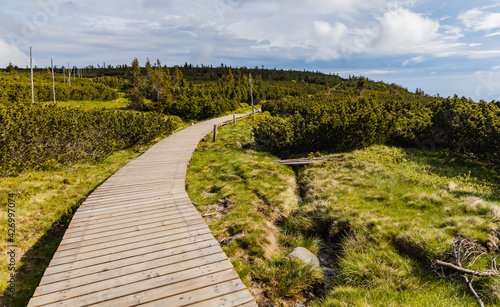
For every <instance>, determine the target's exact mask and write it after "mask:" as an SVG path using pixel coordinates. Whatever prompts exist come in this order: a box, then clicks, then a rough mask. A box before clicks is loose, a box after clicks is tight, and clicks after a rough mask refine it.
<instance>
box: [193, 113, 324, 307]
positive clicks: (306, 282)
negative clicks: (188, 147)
mask: <svg viewBox="0 0 500 307" xmlns="http://www.w3.org/2000/svg"><path fill="white" fill-rule="evenodd" d="M257 118H259V117H258V116H257V117H255V118H247V119H244V120H239V121H238V122H237V124H236V125H233V124H228V125H226V126H223V127H221V128H220V129H219V132H218V139H217V141H216V142H215V143H214V142H212V135H208V136H207V137H206V138H205V140H203V141H202V142H201V143H200V145H199V147H198V149H197V151H196V152H195V153H194V155H193V158H192V160H191V163H190V164H189V167H188V173H187V181H186V182H187V191H188V194H189V197H190V198H191V199H192V200H193V201H195V202H196V203H198V205H197V208H198V210H199V211H200V213H201V214H202V216H204V218H205V221H206V222H207V224H208V225H209V227H210V229H211V230H212V233H213V234H214V236H215V237H216V239H217V240H218V241H219V242H221V244H222V248H223V250H224V251H225V253H226V254H227V256H228V257H229V258H230V259H231V261H232V263H233V266H234V267H235V269H236V270H237V272H238V274H239V275H240V277H241V278H242V280H243V282H244V283H245V284H246V285H247V286H248V287H249V288H250V289H251V291H252V293H253V294H254V296H255V297H256V298H257V301H258V302H259V303H262V304H264V303H268V302H274V303H283V304H286V302H289V301H292V300H294V299H296V298H297V297H301V296H302V295H303V292H304V291H307V290H310V289H311V288H312V287H314V285H317V284H319V283H320V281H321V273H320V272H318V270H317V269H314V268H312V267H311V266H307V265H304V264H301V263H299V262H297V261H293V260H288V259H286V258H285V255H286V254H287V253H289V252H290V251H291V250H292V249H293V248H294V247H296V246H304V247H306V248H309V249H310V250H312V251H318V250H319V247H318V242H319V241H318V240H315V239H314V238H309V237H304V236H292V235H289V234H286V233H284V232H283V231H282V230H281V229H280V226H279V225H280V223H281V222H282V221H284V220H286V219H287V217H288V216H289V214H290V213H291V212H293V211H295V210H297V208H298V199H297V195H296V192H297V190H296V182H295V174H294V172H293V170H292V169H290V168H289V167H287V166H284V165H278V164H274V163H272V161H275V160H278V158H277V157H274V156H272V155H271V154H269V153H265V152H260V151H258V150H256V149H255V146H254V142H253V140H252V139H250V130H251V127H252V121H254V120H255V119H257Z"/></svg>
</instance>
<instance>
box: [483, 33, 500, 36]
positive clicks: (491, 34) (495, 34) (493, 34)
mask: <svg viewBox="0 0 500 307" xmlns="http://www.w3.org/2000/svg"><path fill="white" fill-rule="evenodd" d="M498 35H500V32H494V33H490V34H486V35H485V36H486V37H491V36H498Z"/></svg>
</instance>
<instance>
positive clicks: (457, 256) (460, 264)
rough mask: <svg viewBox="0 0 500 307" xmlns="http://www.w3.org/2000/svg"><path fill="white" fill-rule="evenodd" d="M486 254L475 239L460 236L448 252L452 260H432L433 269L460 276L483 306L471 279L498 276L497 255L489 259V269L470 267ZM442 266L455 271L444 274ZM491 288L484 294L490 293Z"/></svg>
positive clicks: (443, 275)
mask: <svg viewBox="0 0 500 307" xmlns="http://www.w3.org/2000/svg"><path fill="white" fill-rule="evenodd" d="M486 254H487V250H486V248H485V247H484V246H482V245H481V244H479V242H478V241H477V240H469V239H464V238H462V237H457V238H455V240H454V241H453V246H452V251H451V253H448V255H449V256H451V258H452V260H453V262H455V263H450V262H444V261H441V260H435V261H433V266H434V270H435V271H436V272H437V273H438V274H439V275H440V276H442V277H460V278H461V279H462V280H463V281H464V282H465V284H466V285H467V288H468V289H469V292H470V293H471V294H472V296H474V298H475V299H476V302H477V304H478V305H479V306H481V307H484V302H483V298H484V295H483V296H480V295H479V294H478V293H477V291H476V290H475V289H474V286H473V285H472V281H473V280H474V278H476V277H486V276H500V271H498V269H497V262H496V259H497V257H494V258H493V259H492V261H491V268H490V269H489V270H483V271H478V270H472V269H471V267H472V266H473V265H474V263H476V262H477V260H478V259H479V258H481V257H482V256H484V255H486ZM444 268H446V269H448V270H451V271H453V272H455V273H454V274H452V275H446V274H445V272H444V270H443V269H444ZM492 291H493V290H491V291H489V292H488V293H486V294H489V293H491V292H492Z"/></svg>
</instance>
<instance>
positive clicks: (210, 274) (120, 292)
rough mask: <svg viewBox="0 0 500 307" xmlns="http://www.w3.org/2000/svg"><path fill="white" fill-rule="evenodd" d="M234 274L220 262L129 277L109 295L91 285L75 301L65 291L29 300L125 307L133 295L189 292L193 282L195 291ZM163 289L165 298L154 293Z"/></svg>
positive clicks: (43, 302)
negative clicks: (140, 277) (125, 301)
mask: <svg viewBox="0 0 500 307" xmlns="http://www.w3.org/2000/svg"><path fill="white" fill-rule="evenodd" d="M157 274H158V275H157ZM235 274H236V272H234V270H233V269H232V267H231V264H230V263H229V265H228V262H226V261H223V262H216V263H213V264H208V265H204V266H199V267H195V268H190V269H187V270H184V271H178V272H175V273H171V274H165V275H162V274H160V273H153V274H152V275H151V274H150V275H149V276H146V279H144V280H140V281H135V280H134V278H133V277H132V278H130V279H129V278H123V279H119V280H118V279H115V280H113V281H112V282H111V283H110V286H111V287H112V291H111V290H109V288H108V287H106V288H105V289H102V286H103V285H102V284H100V285H99V286H100V287H94V284H91V285H90V287H89V288H86V289H85V292H86V293H84V294H83V295H79V296H77V297H71V295H72V294H70V295H69V296H68V295H67V292H66V291H65V293H58V295H57V296H50V297H49V298H48V299H46V297H47V296H37V297H33V299H34V300H35V302H34V303H35V304H37V305H44V304H48V306H86V305H94V304H98V303H101V302H102V303H104V304H105V305H106V306H125V305H128V304H127V303H125V304H123V303H122V301H123V298H125V300H127V298H130V297H134V294H138V293H141V292H142V291H149V292H150V294H149V295H148V296H145V297H144V299H147V300H149V299H151V298H152V297H155V296H158V295H159V296H160V298H162V297H165V296H166V295H168V294H170V293H175V292H181V291H187V290H189V288H190V286H191V284H193V283H194V282H193V281H197V283H195V287H203V286H204V285H207V284H212V283H216V282H223V281H227V280H234V279H236V278H238V275H237V274H236V276H235ZM208 281H209V282H208ZM115 282H116V283H117V285H116V286H114V285H113V284H114V283H115ZM207 282H208V283H207ZM165 286H167V287H168V290H167V291H168V292H167V293H168V294H167V293H165V291H158V288H160V287H165ZM191 287H192V286H191ZM56 300H58V301H56ZM115 300H116V301H115ZM52 302H55V304H51V303H52ZM30 303H31V301H30ZM28 306H29V305H28ZM163 306H172V305H168V304H167V305H163Z"/></svg>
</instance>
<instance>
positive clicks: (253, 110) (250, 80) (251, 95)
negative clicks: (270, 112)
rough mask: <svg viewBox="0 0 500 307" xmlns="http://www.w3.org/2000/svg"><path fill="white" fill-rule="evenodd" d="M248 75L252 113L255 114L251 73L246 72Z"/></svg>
mask: <svg viewBox="0 0 500 307" xmlns="http://www.w3.org/2000/svg"><path fill="white" fill-rule="evenodd" d="M248 77H249V79H248V82H249V83H250V99H251V100H252V115H255V107H254V106H253V90H252V74H248Z"/></svg>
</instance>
